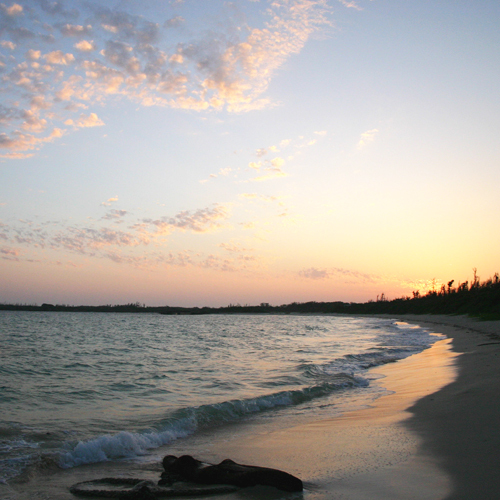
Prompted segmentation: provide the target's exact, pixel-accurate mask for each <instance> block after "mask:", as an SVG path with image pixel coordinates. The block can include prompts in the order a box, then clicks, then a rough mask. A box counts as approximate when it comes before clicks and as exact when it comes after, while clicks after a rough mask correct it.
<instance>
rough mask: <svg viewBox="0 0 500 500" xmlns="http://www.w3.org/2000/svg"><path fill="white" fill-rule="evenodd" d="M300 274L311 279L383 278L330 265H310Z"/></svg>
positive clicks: (356, 279)
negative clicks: (319, 266)
mask: <svg viewBox="0 0 500 500" xmlns="http://www.w3.org/2000/svg"><path fill="white" fill-rule="evenodd" d="M298 275H299V276H300V277H301V278H306V279H311V280H334V279H337V280H338V279H341V280H344V281H345V280H347V281H355V282H362V283H368V282H372V283H374V282H376V281H379V280H380V279H381V278H380V277H379V276H375V275H370V274H366V273H361V272H359V271H353V270H351V269H342V268H338V267H329V268H318V267H309V268H307V269H302V270H300V271H299V273H298Z"/></svg>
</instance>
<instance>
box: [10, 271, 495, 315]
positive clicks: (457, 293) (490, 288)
mask: <svg viewBox="0 0 500 500" xmlns="http://www.w3.org/2000/svg"><path fill="white" fill-rule="evenodd" d="M454 284H455V281H454V280H451V281H449V282H448V283H447V285H442V286H441V288H440V289H439V290H435V289H434V290H431V291H429V292H427V293H426V294H425V295H421V294H420V293H419V292H418V291H415V292H413V296H412V297H401V298H398V299H394V300H388V299H387V298H386V297H385V294H383V293H382V294H381V295H380V296H377V300H375V301H373V300H371V301H368V302H365V303H356V302H293V303H291V304H284V305H281V306H272V305H271V304H268V303H266V302H264V303H261V304H259V305H257V306H250V305H240V304H230V305H228V306H226V307H171V306H158V307H148V306H146V305H145V304H141V303H139V302H135V303H131V304H124V305H103V306H71V305H59V304H58V305H53V304H42V305H41V306H38V305H30V304H0V310H9V311H73V312H126V313H161V314H170V315H175V314H189V315H199V314H250V313H253V314H256V313H259V314H269V313H271V314H291V313H341V314H383V313H386V314H469V315H471V316H479V317H480V318H481V319H500V277H499V275H498V273H495V275H494V276H493V277H492V278H490V279H488V280H487V281H484V282H481V281H480V280H479V277H478V276H477V273H476V269H474V279H473V281H472V282H471V283H470V284H469V282H468V281H466V282H465V283H458V284H457V285H456V286H454Z"/></svg>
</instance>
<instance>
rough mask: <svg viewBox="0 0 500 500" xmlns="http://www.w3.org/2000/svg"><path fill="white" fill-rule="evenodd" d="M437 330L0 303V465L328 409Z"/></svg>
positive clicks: (124, 448)
mask: <svg viewBox="0 0 500 500" xmlns="http://www.w3.org/2000/svg"><path fill="white" fill-rule="evenodd" d="M436 340H438V337H436V336H435V335H432V334H430V333H429V332H428V331H427V330H425V329H422V328H419V327H415V326H410V325H408V324H406V323H397V322H395V321H393V320H390V319H381V318H356V317H339V316H320V315H318V316H294V315H207V316H162V315H159V314H113V313H69V312H68V313H54V312H9V311H2V312H0V346H1V347H0V348H1V363H0V377H1V378H0V380H1V382H0V388H1V390H0V415H1V420H0V478H1V479H2V480H3V481H5V480H8V479H10V478H12V477H15V476H17V475H19V474H20V473H21V472H22V471H23V470H25V469H26V470H29V469H30V468H33V467H34V468H36V467H38V468H40V467H45V466H47V464H55V465H56V466H57V467H63V468H74V467H79V466H83V465H85V464H92V463H101V462H107V463H108V464H110V465H112V464H113V463H114V461H116V460H123V459H128V460H132V461H135V462H137V463H139V462H140V463H142V464H144V463H147V462H148V457H150V458H151V460H152V459H153V457H155V450H158V449H159V448H160V447H162V446H165V445H169V444H172V443H174V442H176V443H178V442H182V440H186V439H188V437H189V441H190V442H191V443H192V441H193V439H195V440H196V439H198V438H199V439H200V440H202V439H205V438H206V436H207V435H210V433H211V432H214V431H216V430H217V431H218V432H219V431H220V430H221V429H222V430H223V429H224V428H225V427H227V426H231V425H235V424H237V425H241V424H244V423H245V422H254V423H257V424H263V425H264V424H265V425H267V424H269V425H271V426H272V425H276V423H277V422H279V421H280V420H282V419H295V420H297V421H303V420H307V419H312V418H318V417H320V416H321V417H333V416H336V415H338V414H340V413H341V412H344V411H346V410H348V409H352V408H355V407H362V406H364V405H368V404H369V403H370V402H371V401H373V399H374V398H376V397H378V396H380V395H381V394H382V393H383V391H384V389H383V388H381V387H380V386H379V385H377V384H374V383H373V381H374V379H375V378H376V375H374V374H373V373H372V372H370V371H369V368H371V367H374V366H379V365H382V364H385V363H388V362H391V361H396V360H398V359H402V358H405V357H407V356H409V355H411V354H414V353H416V352H420V351H422V350H423V349H425V348H427V347H429V346H430V345H431V344H432V343H434V342H435V341H436Z"/></svg>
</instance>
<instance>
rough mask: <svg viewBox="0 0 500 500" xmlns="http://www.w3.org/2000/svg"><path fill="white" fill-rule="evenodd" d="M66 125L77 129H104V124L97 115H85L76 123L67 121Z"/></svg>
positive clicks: (70, 120)
mask: <svg viewBox="0 0 500 500" xmlns="http://www.w3.org/2000/svg"><path fill="white" fill-rule="evenodd" d="M64 124H65V125H68V126H73V127H75V128H88V127H102V126H103V125H104V122H103V121H102V120H101V119H100V118H99V117H98V116H97V115H96V114H95V113H90V115H88V116H85V115H84V114H83V113H82V114H81V115H80V118H79V119H78V120H77V121H76V122H75V121H73V120H72V119H69V120H66V121H65V122H64Z"/></svg>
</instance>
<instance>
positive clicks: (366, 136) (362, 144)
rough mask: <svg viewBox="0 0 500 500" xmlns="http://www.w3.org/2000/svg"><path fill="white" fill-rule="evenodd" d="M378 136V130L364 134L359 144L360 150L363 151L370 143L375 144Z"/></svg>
mask: <svg viewBox="0 0 500 500" xmlns="http://www.w3.org/2000/svg"><path fill="white" fill-rule="evenodd" d="M377 134H378V129H376V128H374V129H372V130H367V131H366V132H363V133H362V134H361V137H360V139H359V142H358V149H363V148H364V147H365V146H367V145H368V144H369V143H370V142H373V141H374V140H375V136H376V135H377Z"/></svg>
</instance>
